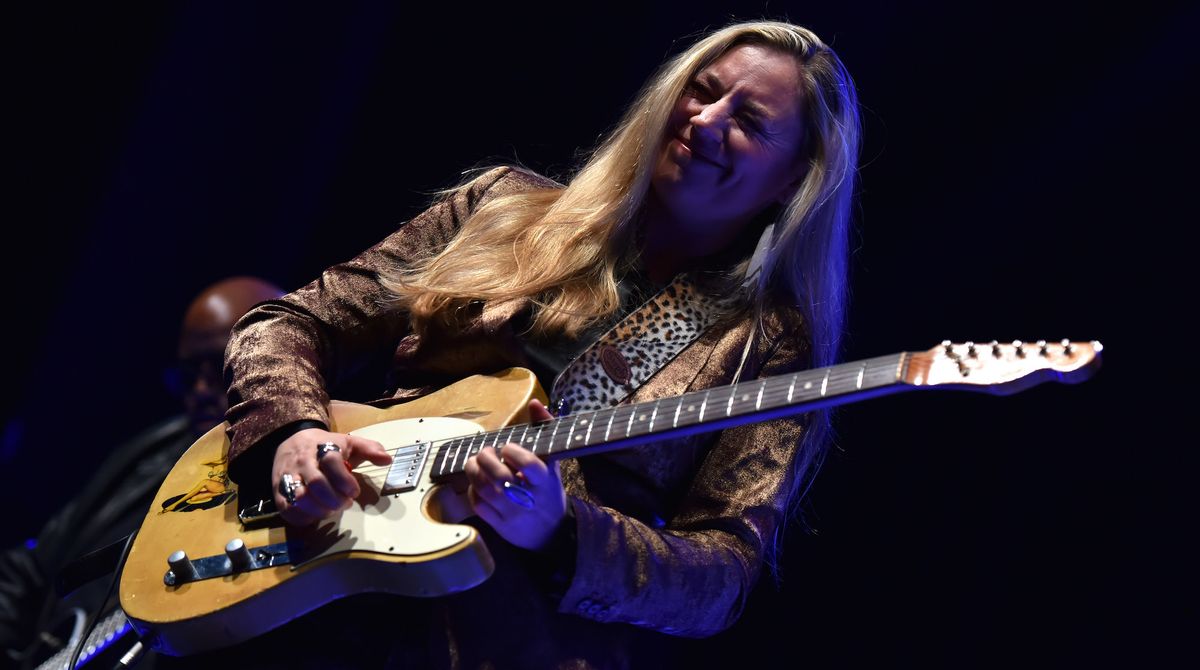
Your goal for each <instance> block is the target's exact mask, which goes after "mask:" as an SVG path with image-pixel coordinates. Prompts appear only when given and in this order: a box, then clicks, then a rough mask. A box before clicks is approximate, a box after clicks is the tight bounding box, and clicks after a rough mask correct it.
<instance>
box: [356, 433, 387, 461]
mask: <svg viewBox="0 0 1200 670" xmlns="http://www.w3.org/2000/svg"><path fill="white" fill-rule="evenodd" d="M346 438H347V440H346V445H347V446H349V447H350V454H351V458H350V460H351V462H352V463H353V464H354V465H358V464H359V463H362V462H363V461H364V460H368V461H371V462H372V463H374V464H375V465H391V464H392V455H391V454H389V453H388V452H387V451H386V450H384V448H383V445H382V444H380V443H378V442H376V441H375V440H368V439H367V438H365V437H358V436H357V435H347V436H346Z"/></svg>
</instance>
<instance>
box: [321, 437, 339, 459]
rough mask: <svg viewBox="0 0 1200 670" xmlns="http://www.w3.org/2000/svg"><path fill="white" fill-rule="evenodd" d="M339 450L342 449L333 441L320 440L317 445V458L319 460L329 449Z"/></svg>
mask: <svg viewBox="0 0 1200 670" xmlns="http://www.w3.org/2000/svg"><path fill="white" fill-rule="evenodd" d="M341 450H342V448H341V447H339V446H337V445H336V444H334V443H333V442H322V443H320V444H318V445H317V460H318V461H319V460H321V459H322V458H325V454H328V453H329V452H331V451H341Z"/></svg>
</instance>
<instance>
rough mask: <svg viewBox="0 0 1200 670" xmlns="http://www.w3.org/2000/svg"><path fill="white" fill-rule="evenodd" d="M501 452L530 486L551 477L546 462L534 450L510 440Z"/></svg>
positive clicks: (511, 466)
mask: <svg viewBox="0 0 1200 670" xmlns="http://www.w3.org/2000/svg"><path fill="white" fill-rule="evenodd" d="M500 454H501V456H503V457H504V462H505V463H506V464H507V465H508V466H509V467H510V468H512V469H513V470H516V471H517V472H518V473H519V474H520V475H521V477H522V478H523V479H524V480H525V481H526V482H527V483H528V484H529V485H530V486H538V485H541V484H543V483H545V482H546V481H547V480H548V479H549V474H548V473H547V471H546V464H545V463H543V462H542V459H540V458H538V457H537V455H536V454H534V453H533V452H532V451H529V450H528V449H526V448H524V447H522V446H520V445H517V444H514V443H511V442H510V443H508V444H506V445H504V447H502V448H501V449H500Z"/></svg>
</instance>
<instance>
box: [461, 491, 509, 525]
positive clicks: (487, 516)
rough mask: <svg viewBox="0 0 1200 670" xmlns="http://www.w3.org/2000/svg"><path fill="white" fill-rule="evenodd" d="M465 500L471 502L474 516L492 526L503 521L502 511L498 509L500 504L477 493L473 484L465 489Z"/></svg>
mask: <svg viewBox="0 0 1200 670" xmlns="http://www.w3.org/2000/svg"><path fill="white" fill-rule="evenodd" d="M467 500H468V502H470V503H471V509H473V510H475V516H478V517H479V518H480V519H483V520H484V521H485V522H487V524H488V525H489V526H491V527H492V528H495V527H496V526H497V525H499V524H502V523H504V513H503V512H501V511H500V506H499V505H497V504H496V503H494V502H492V501H490V500H488V499H487V498H486V497H484V496H481V495H479V491H478V490H476V488H475V487H474V486H471V487H470V488H468V489H467Z"/></svg>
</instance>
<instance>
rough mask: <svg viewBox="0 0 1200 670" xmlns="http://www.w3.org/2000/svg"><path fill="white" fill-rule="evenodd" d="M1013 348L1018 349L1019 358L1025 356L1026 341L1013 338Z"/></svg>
mask: <svg viewBox="0 0 1200 670" xmlns="http://www.w3.org/2000/svg"><path fill="white" fill-rule="evenodd" d="M1013 348H1014V349H1016V350H1017V358H1025V343H1024V342H1022V341H1021V340H1013Z"/></svg>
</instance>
